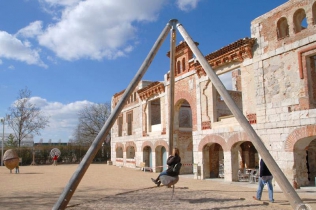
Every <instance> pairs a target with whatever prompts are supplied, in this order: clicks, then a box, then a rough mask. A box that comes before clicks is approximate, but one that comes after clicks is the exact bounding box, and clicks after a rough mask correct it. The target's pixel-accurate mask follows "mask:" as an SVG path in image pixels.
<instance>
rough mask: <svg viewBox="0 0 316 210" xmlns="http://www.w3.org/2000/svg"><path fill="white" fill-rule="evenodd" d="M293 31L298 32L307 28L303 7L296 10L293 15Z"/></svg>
mask: <svg viewBox="0 0 316 210" xmlns="http://www.w3.org/2000/svg"><path fill="white" fill-rule="evenodd" d="M293 23H294V32H295V33H298V32H300V31H302V30H304V29H305V28H307V20H306V14H305V10H304V9H299V10H297V11H296V12H295V13H294V15H293Z"/></svg>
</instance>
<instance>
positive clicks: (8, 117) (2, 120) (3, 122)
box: [1, 115, 10, 166]
mask: <svg viewBox="0 0 316 210" xmlns="http://www.w3.org/2000/svg"><path fill="white" fill-rule="evenodd" d="M6 119H7V120H8V119H10V115H6V116H5V117H4V118H2V119H1V122H2V147H1V166H3V142H4V124H5V121H6Z"/></svg>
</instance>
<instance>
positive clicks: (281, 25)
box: [277, 17, 289, 39]
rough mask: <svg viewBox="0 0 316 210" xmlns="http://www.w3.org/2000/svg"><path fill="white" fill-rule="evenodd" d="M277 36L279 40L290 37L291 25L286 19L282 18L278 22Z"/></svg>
mask: <svg viewBox="0 0 316 210" xmlns="http://www.w3.org/2000/svg"><path fill="white" fill-rule="evenodd" d="M277 35H278V39H283V38H285V37H287V36H289V25H288V23H287V19H286V18H285V17H282V18H280V20H278V22H277Z"/></svg>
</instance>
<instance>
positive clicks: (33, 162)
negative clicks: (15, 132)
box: [31, 144, 36, 166]
mask: <svg viewBox="0 0 316 210" xmlns="http://www.w3.org/2000/svg"><path fill="white" fill-rule="evenodd" d="M32 152H33V161H32V163H31V166H35V165H36V163H35V148H34V144H33V149H32Z"/></svg>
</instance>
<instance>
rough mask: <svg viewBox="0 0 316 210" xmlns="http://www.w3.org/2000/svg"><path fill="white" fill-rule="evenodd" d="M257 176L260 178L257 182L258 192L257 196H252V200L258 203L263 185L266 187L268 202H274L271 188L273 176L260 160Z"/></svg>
mask: <svg viewBox="0 0 316 210" xmlns="http://www.w3.org/2000/svg"><path fill="white" fill-rule="evenodd" d="M259 176H260V177H259V181H258V183H259V185H258V190H257V196H253V199H255V200H258V201H260V200H261V195H262V191H263V188H264V185H268V193H269V200H270V202H271V203H273V202H274V199H273V186H272V179H273V176H272V174H271V172H270V171H269V169H268V167H267V166H266V164H265V163H264V161H263V160H262V159H261V160H260V175H259Z"/></svg>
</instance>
